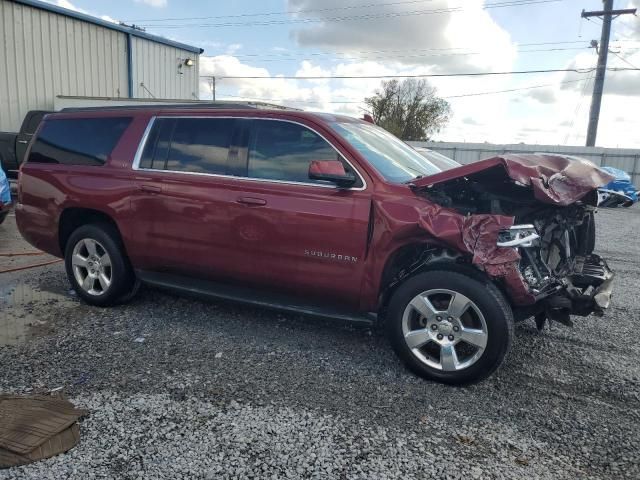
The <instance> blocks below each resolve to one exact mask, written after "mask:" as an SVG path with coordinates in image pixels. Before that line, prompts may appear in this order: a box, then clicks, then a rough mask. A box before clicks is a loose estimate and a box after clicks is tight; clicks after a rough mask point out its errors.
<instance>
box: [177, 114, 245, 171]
mask: <svg viewBox="0 0 640 480" xmlns="http://www.w3.org/2000/svg"><path fill="white" fill-rule="evenodd" d="M232 133H233V120H230V119H227V118H181V119H177V120H176V126H175V128H174V130H173V136H172V137H171V147H170V149H169V157H168V159H167V166H166V169H167V170H178V171H184V172H200V173H218V174H224V173H226V170H227V156H228V155H229V143H230V141H231V134H232Z"/></svg>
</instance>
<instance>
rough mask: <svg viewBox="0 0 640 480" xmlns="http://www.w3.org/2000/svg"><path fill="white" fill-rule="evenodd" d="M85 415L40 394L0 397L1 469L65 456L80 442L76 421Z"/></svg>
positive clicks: (69, 404)
mask: <svg viewBox="0 0 640 480" xmlns="http://www.w3.org/2000/svg"><path fill="white" fill-rule="evenodd" d="M87 413H88V412H87V411H86V410H82V409H79V408H76V407H75V406H74V405H73V404H72V403H71V402H69V401H67V400H64V399H60V398H55V397H50V396H42V395H29V396H22V395H0V468H9V467H14V466H17V465H25V464H27V463H31V462H34V461H37V460H42V459H44V458H49V457H52V456H54V455H58V454H60V453H64V452H66V451H68V450H70V449H71V448H73V447H74V446H75V445H76V444H77V443H78V440H79V439H80V428H79V426H78V424H77V420H78V419H79V418H80V417H82V416H84V415H86V414H87Z"/></svg>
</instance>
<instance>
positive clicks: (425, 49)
mask: <svg viewBox="0 0 640 480" xmlns="http://www.w3.org/2000/svg"><path fill="white" fill-rule="evenodd" d="M483 4H484V0H467V1H465V3H464V7H465V8H464V10H462V11H456V12H450V11H449V12H446V13H436V14H433V13H427V12H433V11H434V10H442V9H447V8H449V7H459V6H460V3H459V2H454V1H449V0H433V1H430V2H428V3H425V4H422V3H416V4H411V5H405V4H400V2H396V4H394V3H391V4H388V5H386V6H385V7H384V8H382V7H371V8H369V9H367V10H364V12H365V13H364V14H363V11H362V10H356V9H353V10H352V9H340V8H341V7H344V2H343V0H289V1H288V5H289V9H290V10H312V11H311V12H308V13H304V14H303V16H304V18H312V19H313V20H314V22H312V23H308V24H304V26H303V27H299V28H294V29H293V31H292V37H293V39H294V40H295V41H296V42H297V43H298V44H299V45H300V46H304V47H311V46H313V47H324V48H329V49H334V50H338V51H346V52H350V53H352V54H357V53H358V52H363V51H365V52H366V51H369V52H371V51H379V50H387V51H389V50H393V51H395V53H393V54H387V55H386V58H385V62H386V63H391V64H394V63H399V64H408V65H420V64H423V65H432V66H434V68H436V69H442V70H448V71H451V70H455V69H459V70H462V69H464V68H470V67H474V68H475V69H482V70H491V69H494V68H502V67H504V66H508V65H510V64H511V62H512V61H513V60H514V58H515V50H514V46H513V45H512V43H511V41H510V37H509V34H508V33H507V32H506V31H505V30H503V29H502V28H501V27H500V26H499V25H498V24H497V23H495V22H494V21H493V19H492V18H491V16H490V15H489V14H488V12H487V11H485V10H483V8H482V6H483ZM332 9H333V10H332ZM336 9H337V10H336ZM407 13H409V14H407ZM362 15H365V16H368V17H369V18H367V19H366V20H347V21H345V20H344V18H345V17H354V16H362ZM378 15H384V16H383V17H379V18H378V17H377V16H378ZM389 15H391V17H389ZM301 16H302V15H301ZM371 17H374V18H371ZM341 19H342V20H341ZM460 47H465V49H466V50H468V49H469V48H471V49H473V50H474V51H475V52H476V53H477V55H471V56H470V55H461V54H460V53H461V51H460ZM376 58H377V59H381V58H380V55H379V54H378V55H376Z"/></svg>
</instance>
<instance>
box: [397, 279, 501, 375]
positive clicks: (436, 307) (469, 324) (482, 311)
mask: <svg viewBox="0 0 640 480" xmlns="http://www.w3.org/2000/svg"><path fill="white" fill-rule="evenodd" d="M387 333H388V336H389V338H390V341H391V344H392V346H393V348H394V350H395V351H396V353H397V354H398V356H399V357H400V358H401V359H402V360H403V362H404V363H405V364H406V365H407V367H408V368H409V369H411V370H412V371H413V372H415V373H416V374H417V375H419V376H421V377H424V378H428V379H432V380H436V381H439V382H442V383H449V384H467V383H474V382H478V381H480V380H482V379H484V378H486V377H488V376H489V375H491V374H492V373H493V372H494V371H495V370H496V369H497V368H498V367H499V366H500V364H501V363H502V361H503V360H504V357H505V355H506V354H507V352H508V351H509V348H510V347H511V340H512V337H513V313H512V311H511V308H510V307H509V305H508V304H507V301H506V300H505V298H504V296H503V295H502V293H501V292H500V291H499V290H498V289H497V288H496V286H495V285H493V284H492V283H491V282H490V281H488V280H486V281H482V279H476V278H472V277H471V276H467V275H464V274H462V273H458V272H451V271H446V270H437V271H429V272H425V273H421V274H418V275H416V276H414V277H412V278H410V279H409V280H407V281H406V282H405V283H404V284H403V285H401V286H400V287H399V288H398V290H396V292H395V293H394V294H393V296H392V298H391V302H390V304H389V309H388V318H387Z"/></svg>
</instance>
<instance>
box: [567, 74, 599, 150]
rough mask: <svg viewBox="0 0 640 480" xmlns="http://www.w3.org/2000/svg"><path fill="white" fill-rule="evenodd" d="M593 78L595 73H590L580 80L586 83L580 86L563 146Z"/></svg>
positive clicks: (570, 132) (570, 134) (571, 130)
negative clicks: (580, 89)
mask: <svg viewBox="0 0 640 480" xmlns="http://www.w3.org/2000/svg"><path fill="white" fill-rule="evenodd" d="M594 70H595V69H594ZM594 78H595V73H592V74H589V75H587V76H586V77H585V78H583V79H582V80H585V79H586V80H587V82H586V83H585V84H584V85H583V86H582V91H581V92H580V96H579V97H578V102H577V104H576V109H575V111H574V112H573V117H571V124H570V125H569V129H568V131H567V135H566V136H565V137H564V144H565V145H566V144H567V143H568V142H569V138H570V137H571V136H572V133H573V125H574V124H575V121H576V118H578V114H579V113H580V109H581V108H582V102H583V100H584V98H585V97H584V95H585V93H587V90H588V89H589V84H590V83H591V80H593V79H594Z"/></svg>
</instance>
